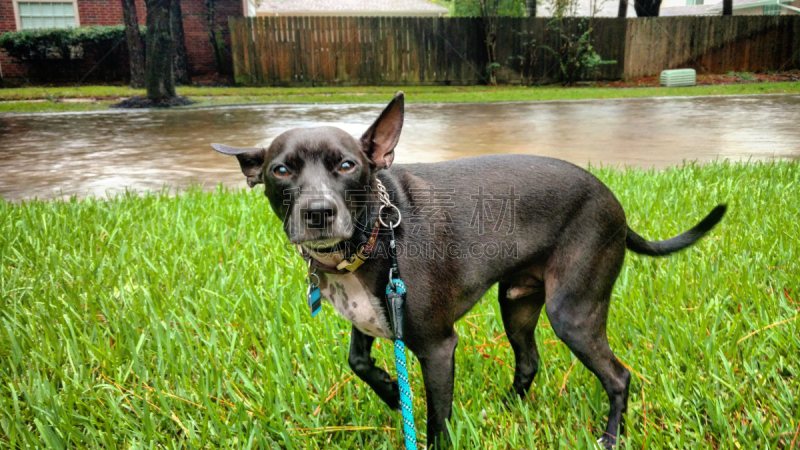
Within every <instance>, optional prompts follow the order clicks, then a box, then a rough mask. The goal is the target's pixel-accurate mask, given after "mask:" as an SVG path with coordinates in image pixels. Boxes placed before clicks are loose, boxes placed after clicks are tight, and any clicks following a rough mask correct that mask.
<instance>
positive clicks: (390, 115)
mask: <svg viewBox="0 0 800 450" xmlns="http://www.w3.org/2000/svg"><path fill="white" fill-rule="evenodd" d="M404 103H405V100H404V97H403V92H398V93H397V94H396V95H395V96H394V98H393V99H392V101H391V102H389V106H387V107H386V109H384V110H383V112H382V113H381V115H380V116H379V117H378V120H376V121H375V123H373V124H372V126H371V127H369V129H368V130H367V131H366V132H365V133H364V135H363V136H361V148H362V149H363V150H364V153H366V154H367V156H368V157H369V159H370V160H372V162H373V164H375V166H376V167H377V168H378V170H380V169H388V168H389V166H391V165H392V161H394V146H395V145H397V141H399V140H400V130H401V129H402V128H403V108H404Z"/></svg>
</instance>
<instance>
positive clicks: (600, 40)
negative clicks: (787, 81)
mask: <svg viewBox="0 0 800 450" xmlns="http://www.w3.org/2000/svg"><path fill="white" fill-rule="evenodd" d="M494 20H496V24H497V46H496V55H497V57H496V58H497V63H498V64H499V67H497V69H496V74H497V78H498V82H500V83H520V82H525V81H528V82H529V81H534V82H548V81H551V80H553V79H554V78H555V77H556V74H557V72H558V70H559V66H558V59H557V57H556V56H555V55H553V54H552V53H551V52H548V51H545V50H544V49H543V47H542V46H543V45H546V46H549V47H550V48H553V49H558V48H559V46H560V45H561V43H562V42H561V38H560V37H559V34H558V33H555V32H554V31H553V30H552V29H549V28H548V26H547V24H548V22H549V20H550V19H545V18H531V19H527V18H510V17H501V18H496V19H494ZM587 25H590V26H591V27H592V29H593V32H592V45H593V47H594V50H595V51H596V52H597V53H598V54H599V55H600V56H602V57H603V59H605V60H614V61H616V63H615V64H611V65H604V66H602V67H601V68H600V70H599V72H598V75H597V78H599V79H619V78H631V77H642V76H652V75H658V73H659V72H660V71H661V70H664V69H671V68H677V67H693V68H695V69H697V70H698V72H700V73H720V72H727V71H729V70H739V71H758V70H768V69H774V70H778V69H783V70H786V69H796V68H800V16H734V17H666V18H648V19H608V18H595V19H591V21H587V20H586V19H565V20H564V21H563V22H562V24H561V27H562V28H563V29H564V32H565V33H567V34H580V32H581V30H583V29H585V27H586V26H587ZM230 30H231V44H232V52H233V64H234V74H235V76H236V81H237V83H242V84H250V85H263V86H312V85H382V84H386V85H404V84H405V85H426V84H457V85H471V84H481V83H485V82H486V81H487V78H488V75H487V65H488V64H487V63H488V58H487V50H486V44H485V31H484V22H483V21H482V19H480V18H420V17H259V18H231V19H230ZM532 42H535V45H531V44H532ZM537 46H538V47H537ZM535 48H538V50H536V51H535V52H533V53H532V52H531V50H532V49H535ZM523 77H524V78H525V80H523Z"/></svg>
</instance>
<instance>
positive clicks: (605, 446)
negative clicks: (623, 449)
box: [595, 435, 617, 450]
mask: <svg viewBox="0 0 800 450" xmlns="http://www.w3.org/2000/svg"><path fill="white" fill-rule="evenodd" d="M616 446H617V440H616V438H614V437H613V436H608V435H606V436H603V437H601V438H599V439H598V440H597V443H596V444H595V448H597V449H601V450H611V449H612V448H615V447H616Z"/></svg>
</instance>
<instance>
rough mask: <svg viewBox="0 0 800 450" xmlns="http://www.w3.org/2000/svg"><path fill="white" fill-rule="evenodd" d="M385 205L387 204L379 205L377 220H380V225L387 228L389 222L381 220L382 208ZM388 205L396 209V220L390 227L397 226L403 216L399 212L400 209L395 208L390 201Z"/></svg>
mask: <svg viewBox="0 0 800 450" xmlns="http://www.w3.org/2000/svg"><path fill="white" fill-rule="evenodd" d="M386 206H387V205H381V207H380V208H378V220H379V221H380V222H381V225H383V226H384V227H386V228H389V224H387V223H386V222H384V221H383V208H385V207H386ZM388 206H389V207H391V208H394V210H395V211H397V222H395V223H393V224H392V228H397V226H398V225H400V221H401V220H403V216H402V215H401V214H400V210H399V209H398V208H397V206H394V205H393V204H391V203H389V205H388Z"/></svg>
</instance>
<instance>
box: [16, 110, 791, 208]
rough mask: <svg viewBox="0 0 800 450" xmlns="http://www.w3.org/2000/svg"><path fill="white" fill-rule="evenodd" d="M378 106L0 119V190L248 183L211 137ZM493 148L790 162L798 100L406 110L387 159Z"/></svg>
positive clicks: (257, 134) (342, 119)
mask: <svg viewBox="0 0 800 450" xmlns="http://www.w3.org/2000/svg"><path fill="white" fill-rule="evenodd" d="M386 100H387V102H388V100H389V98H387V99H386ZM382 107H383V105H302V106H300V105H270V106H252V107H240V108H227V109H205V110H188V111H137V112H102V113H79V114H40V115H22V116H0V197H2V198H5V199H6V200H11V201H17V200H21V199H30V198H34V197H38V198H41V199H46V198H52V197H54V196H58V195H60V194H62V193H63V194H64V195H72V194H78V195H79V196H83V195H106V194H111V193H116V192H120V191H124V190H125V189H126V188H133V189H137V190H144V189H152V190H157V189H161V188H162V186H164V185H165V184H167V185H170V186H171V187H183V186H187V185H188V184H190V183H193V182H194V183H201V184H204V185H205V186H206V187H212V186H214V185H216V184H217V183H219V182H223V183H225V184H226V185H229V186H245V183H244V177H243V176H242V175H241V172H240V171H239V169H238V165H237V164H236V161H235V160H233V159H229V158H227V157H224V156H222V155H218V154H216V153H215V152H214V151H213V150H211V148H210V147H209V144H210V143H211V142H221V143H225V144H229V145H236V146H255V145H268V144H269V143H270V142H271V140H272V139H273V138H274V137H275V136H277V135H278V134H280V133H281V132H283V131H285V130H287V129H290V128H294V127H310V126H319V125H333V126H338V127H341V128H343V129H345V130H346V131H348V132H350V133H351V134H353V135H356V136H359V135H360V134H361V133H362V132H363V131H364V130H365V129H366V128H367V127H368V126H369V124H370V123H371V122H372V121H373V120H374V119H375V118H376V117H377V115H378V114H379V113H380V110H381V108H382ZM496 153H528V154H537V155H545V156H552V157H556V158H562V159H566V160H568V161H571V162H573V163H576V164H578V165H581V166H584V167H585V166H586V165H587V164H589V163H591V164H593V165H599V164H603V165H614V166H617V165H623V164H624V165H629V166H637V167H643V168H650V167H655V168H664V167H666V166H669V165H675V164H681V163H682V162H683V161H684V160H697V161H699V162H705V161H710V160H715V159H726V158H727V159H731V160H748V159H753V160H766V159H771V158H786V159H797V158H800V96H752V97H715V98H709V97H703V98H673V99H635V100H587V101H571V102H539V103H493V104H432V105H414V104H412V105H407V106H406V117H405V127H404V130H403V134H402V137H401V139H400V144H399V145H398V147H397V150H396V154H397V157H396V160H395V162H396V163H408V162H432V161H441V160H448V159H454V158H460V157H465V156H472V155H483V154H496ZM476 175H479V174H476Z"/></svg>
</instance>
